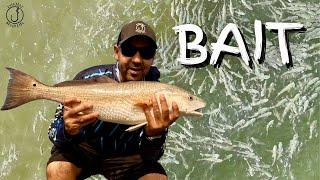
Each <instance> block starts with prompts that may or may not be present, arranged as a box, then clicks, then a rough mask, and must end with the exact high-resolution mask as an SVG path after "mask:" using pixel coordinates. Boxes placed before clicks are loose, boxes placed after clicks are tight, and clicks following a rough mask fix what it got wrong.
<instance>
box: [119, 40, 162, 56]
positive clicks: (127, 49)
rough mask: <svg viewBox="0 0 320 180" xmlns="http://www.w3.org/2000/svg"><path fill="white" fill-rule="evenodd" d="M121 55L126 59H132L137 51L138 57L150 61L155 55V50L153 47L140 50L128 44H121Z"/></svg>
mask: <svg viewBox="0 0 320 180" xmlns="http://www.w3.org/2000/svg"><path fill="white" fill-rule="evenodd" d="M120 49H121V53H122V54H123V55H124V56H127V57H133V56H134V55H135V54H136V53H137V52H138V51H139V53H140V56H141V57H142V58H143V59H151V58H153V57H154V55H155V54H156V48H155V47H142V48H137V47H134V46H132V45H131V44H129V43H123V44H121V45H120Z"/></svg>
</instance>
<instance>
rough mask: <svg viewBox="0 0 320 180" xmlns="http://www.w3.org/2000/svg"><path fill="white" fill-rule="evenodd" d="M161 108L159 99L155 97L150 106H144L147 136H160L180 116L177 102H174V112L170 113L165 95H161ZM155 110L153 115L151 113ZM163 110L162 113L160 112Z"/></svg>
mask: <svg viewBox="0 0 320 180" xmlns="http://www.w3.org/2000/svg"><path fill="white" fill-rule="evenodd" d="M160 105H161V108H159V105H158V102H157V99H156V97H155V96H153V97H152V98H151V100H150V103H149V104H144V106H143V111H144V114H145V115H146V118H147V122H148V124H147V126H145V132H146V135H147V136H159V135H161V134H163V132H164V131H165V130H166V129H167V128H168V127H169V126H170V125H171V124H172V123H173V122H175V121H176V120H177V119H178V117H179V116H180V113H179V107H178V105H177V103H176V102H174V101H173V102H172V111H171V112H170V111H169V108H168V104H167V100H166V98H165V96H164V95H160ZM151 109H152V110H153V115H152V113H151ZM160 109H161V111H160Z"/></svg>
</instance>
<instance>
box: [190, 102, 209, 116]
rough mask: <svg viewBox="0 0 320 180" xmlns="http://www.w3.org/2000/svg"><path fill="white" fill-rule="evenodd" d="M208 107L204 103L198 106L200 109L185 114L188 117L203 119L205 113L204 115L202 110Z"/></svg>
mask: <svg viewBox="0 0 320 180" xmlns="http://www.w3.org/2000/svg"><path fill="white" fill-rule="evenodd" d="M205 106H206V103H205V102H202V104H201V105H200V106H198V108H195V109H191V110H189V111H188V110H187V111H186V112H185V113H186V114H187V115H191V116H198V117H201V116H203V113H202V109H203V108H204V107H205Z"/></svg>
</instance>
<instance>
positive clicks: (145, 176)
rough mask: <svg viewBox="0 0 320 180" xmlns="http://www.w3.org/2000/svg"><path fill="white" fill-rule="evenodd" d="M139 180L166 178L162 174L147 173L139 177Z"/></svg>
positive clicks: (162, 179)
mask: <svg viewBox="0 0 320 180" xmlns="http://www.w3.org/2000/svg"><path fill="white" fill-rule="evenodd" d="M139 180H168V177H167V176H166V175H164V174H159V173H149V174H146V175H144V176H142V177H140V178H139Z"/></svg>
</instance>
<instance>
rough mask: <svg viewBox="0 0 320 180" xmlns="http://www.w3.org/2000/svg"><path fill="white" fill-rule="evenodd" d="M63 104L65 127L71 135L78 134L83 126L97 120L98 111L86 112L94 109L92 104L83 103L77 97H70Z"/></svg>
mask: <svg viewBox="0 0 320 180" xmlns="http://www.w3.org/2000/svg"><path fill="white" fill-rule="evenodd" d="M63 105H64V111H63V119H64V128H65V130H66V132H67V133H68V134H70V135H76V134H78V133H79V132H80V129H81V127H83V126H86V125H88V124H90V123H92V122H94V121H96V120H97V117H98V113H97V112H91V113H85V112H86V111H89V110H91V109H92V105H91V104H88V103H83V102H81V101H80V100H78V99H76V98H68V99H66V100H65V101H64V103H63Z"/></svg>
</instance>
